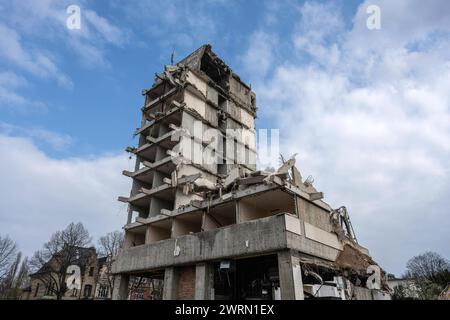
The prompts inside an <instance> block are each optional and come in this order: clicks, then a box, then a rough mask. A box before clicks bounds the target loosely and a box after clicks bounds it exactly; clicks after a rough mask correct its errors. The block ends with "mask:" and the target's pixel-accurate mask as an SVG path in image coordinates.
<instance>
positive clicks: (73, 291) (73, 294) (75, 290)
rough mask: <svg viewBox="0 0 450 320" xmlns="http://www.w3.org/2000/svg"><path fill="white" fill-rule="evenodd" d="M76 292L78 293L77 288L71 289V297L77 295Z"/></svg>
mask: <svg viewBox="0 0 450 320" xmlns="http://www.w3.org/2000/svg"><path fill="white" fill-rule="evenodd" d="M77 293H78V290H77V289H75V288H74V289H72V297H76V296H77Z"/></svg>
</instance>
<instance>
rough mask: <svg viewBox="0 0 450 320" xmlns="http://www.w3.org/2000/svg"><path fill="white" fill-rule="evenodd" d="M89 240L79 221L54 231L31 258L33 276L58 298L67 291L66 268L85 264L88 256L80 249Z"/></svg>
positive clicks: (87, 243) (86, 244) (87, 233)
mask: <svg viewBox="0 0 450 320" xmlns="http://www.w3.org/2000/svg"><path fill="white" fill-rule="evenodd" d="M90 242H91V237H90V236H89V232H88V231H87V230H86V229H85V228H84V226H83V224H81V223H76V224H75V223H73V222H72V223H71V224H69V225H68V226H67V228H66V229H64V230H61V231H57V232H55V233H54V234H53V235H52V236H51V238H50V241H48V242H47V243H45V244H44V247H43V249H42V250H40V251H37V252H36V253H35V254H34V256H33V258H32V259H31V262H30V265H31V267H32V271H33V272H34V274H33V277H35V278H37V279H39V280H40V281H42V282H43V283H44V285H46V286H47V287H48V288H50V290H51V293H53V294H55V295H56V299H58V300H60V299H62V297H63V296H64V294H65V293H66V291H67V285H66V277H67V275H68V274H67V268H68V267H69V266H71V265H73V264H77V265H85V264H86V263H87V261H84V260H87V259H89V258H90V257H87V256H82V255H80V249H82V248H85V247H86V246H88V245H89V243H90Z"/></svg>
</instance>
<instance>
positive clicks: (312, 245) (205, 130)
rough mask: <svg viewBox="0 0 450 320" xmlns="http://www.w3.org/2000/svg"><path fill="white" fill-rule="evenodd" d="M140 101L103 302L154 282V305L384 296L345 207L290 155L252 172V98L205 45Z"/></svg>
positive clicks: (160, 79) (168, 70) (159, 77)
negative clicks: (158, 301)
mask: <svg viewBox="0 0 450 320" xmlns="http://www.w3.org/2000/svg"><path fill="white" fill-rule="evenodd" d="M143 95H144V96H145V104H144V106H143V108H142V122H141V127H140V128H138V129H137V130H136V132H135V134H136V135H138V136H139V145H138V146H137V147H129V148H127V151H128V152H131V153H133V154H134V155H135V156H136V165H135V169H134V171H133V172H129V171H124V172H123V174H124V175H126V176H128V177H130V178H132V181H133V184H132V189H131V193H130V196H129V197H119V200H120V201H123V202H125V203H127V204H128V220H127V223H126V225H125V227H124V228H125V242H124V246H123V248H122V250H121V252H120V254H119V255H118V257H117V258H116V260H115V262H114V265H113V273H114V274H115V286H114V292H113V299H127V298H128V297H129V288H130V282H131V281H130V279H131V278H136V277H141V278H142V277H143V278H149V279H159V281H162V282H163V286H162V288H163V292H162V295H161V296H162V298H163V299H309V298H331V299H355V298H356V299H358V298H359V299H374V298H383V297H384V293H383V291H382V290H376V289H377V288H376V287H375V290H373V289H372V290H370V289H367V288H366V282H367V281H368V278H369V275H368V274H367V268H368V267H369V266H370V265H376V263H375V262H373V261H372V259H371V258H370V255H369V252H368V250H367V249H365V248H363V247H361V246H360V245H359V244H358V243H357V240H356V237H355V234H354V232H353V228H352V226H351V223H350V219H349V216H348V214H347V210H346V209H345V207H341V208H339V209H336V210H334V209H332V208H331V207H330V206H329V205H328V204H327V203H325V202H324V201H323V200H322V198H323V194H322V193H321V192H318V191H317V190H316V189H315V188H314V186H313V184H312V180H311V179H306V180H304V179H303V178H302V175H301V174H300V172H299V170H298V169H297V168H296V167H295V159H294V158H292V159H289V160H287V161H283V163H282V165H281V167H280V168H279V169H278V170H271V171H256V165H255V163H256V147H255V117H256V96H255V94H254V93H253V92H252V90H251V88H250V87H249V86H248V85H247V84H245V83H244V82H242V81H241V79H240V78H239V76H238V75H236V74H235V73H234V72H233V71H232V70H231V69H230V68H229V67H228V66H227V65H226V64H225V63H224V62H223V61H222V60H221V59H220V58H219V57H218V56H217V55H216V54H214V53H213V52H212V50H211V47H210V46H209V45H205V46H202V47H201V48H199V49H198V50H196V51H195V52H193V53H192V54H191V55H189V56H188V57H187V58H185V59H183V60H182V61H180V62H179V63H177V64H176V65H173V66H166V67H165V70H164V72H163V73H161V74H157V75H156V79H155V83H154V84H153V86H152V87H151V88H150V89H149V90H144V91H143ZM210 131H214V132H216V133H217V132H218V133H219V134H218V135H217V134H215V135H211V134H210ZM230 132H231V133H230ZM236 132H238V134H235V133H236ZM217 137H219V138H217ZM192 155H193V157H194V158H197V159H196V160H197V161H194V160H193V159H192ZM370 281H371V280H370ZM381 286H383V284H381Z"/></svg>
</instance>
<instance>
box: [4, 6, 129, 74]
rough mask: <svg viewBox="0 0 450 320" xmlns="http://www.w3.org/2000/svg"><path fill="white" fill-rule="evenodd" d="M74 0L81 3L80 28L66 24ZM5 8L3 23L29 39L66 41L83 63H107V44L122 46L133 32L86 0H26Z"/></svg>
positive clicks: (32, 41) (104, 64)
mask: <svg viewBox="0 0 450 320" xmlns="http://www.w3.org/2000/svg"><path fill="white" fill-rule="evenodd" d="M73 4H76V5H78V6H79V7H80V14H81V29H80V30H77V29H74V30H69V29H68V28H67V27H66V20H67V18H68V17H69V14H67V12H66V9H67V7H68V6H69V5H73ZM3 11H4V12H5V16H6V19H5V20H4V24H6V25H10V26H14V30H15V32H16V33H17V35H20V36H21V37H23V38H24V39H25V40H26V41H29V42H31V43H36V42H39V41H44V42H45V41H47V42H49V43H51V44H59V46H61V44H63V45H65V46H67V48H68V49H69V50H70V51H72V52H74V53H75V54H76V55H77V56H78V57H79V58H80V59H81V62H82V63H83V64H84V65H86V66H91V67H92V66H95V67H98V66H107V65H108V61H107V58H106V53H107V48H108V45H112V46H116V47H117V46H118V47H121V46H122V45H123V44H125V43H126V42H127V41H128V39H129V37H131V36H132V34H131V31H130V30H128V29H127V28H124V27H121V28H119V27H118V26H116V25H114V24H113V23H112V22H111V21H110V20H109V19H107V18H106V17H103V16H100V15H99V14H98V13H96V12H95V11H93V10H92V9H89V2H87V1H78V2H77V3H74V2H73V1H71V0H62V1H61V0H44V1H34V0H23V1H17V2H11V3H9V4H7V6H6V8H4V9H3ZM11 28H12V27H11ZM41 53H42V52H41Z"/></svg>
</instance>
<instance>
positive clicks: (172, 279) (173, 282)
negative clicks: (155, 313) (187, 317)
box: [163, 267, 178, 300]
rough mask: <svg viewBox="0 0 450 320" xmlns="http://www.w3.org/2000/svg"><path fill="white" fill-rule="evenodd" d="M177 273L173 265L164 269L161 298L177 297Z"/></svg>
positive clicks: (173, 298) (172, 298)
mask: <svg viewBox="0 0 450 320" xmlns="http://www.w3.org/2000/svg"><path fill="white" fill-rule="evenodd" d="M177 285H178V280H177V273H176V270H175V268H174V267H169V268H166V269H165V270H164V289H163V300H176V299H177Z"/></svg>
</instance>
